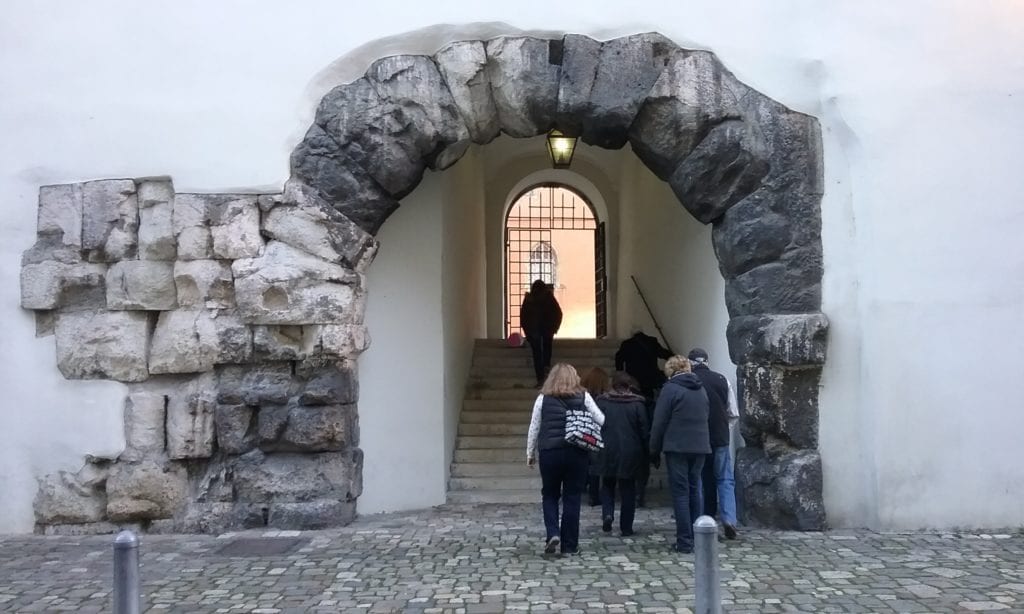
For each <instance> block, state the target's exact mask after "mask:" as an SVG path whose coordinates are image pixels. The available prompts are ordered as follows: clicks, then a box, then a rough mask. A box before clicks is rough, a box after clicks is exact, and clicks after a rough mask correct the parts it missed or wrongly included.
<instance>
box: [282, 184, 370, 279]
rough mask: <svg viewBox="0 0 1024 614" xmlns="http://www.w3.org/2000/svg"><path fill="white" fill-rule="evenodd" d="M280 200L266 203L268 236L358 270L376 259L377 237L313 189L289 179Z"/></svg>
mask: <svg viewBox="0 0 1024 614" xmlns="http://www.w3.org/2000/svg"><path fill="white" fill-rule="evenodd" d="M265 200H267V199H266V198H264V201H265ZM279 203H280V204H278V205H277V206H273V207H269V208H267V207H266V206H264V210H265V213H264V215H263V232H264V233H266V235H267V236H268V237H270V238H272V239H276V240H278V241H281V242H282V243H287V244H288V245H291V246H292V247H296V248H298V249H301V250H302V251H304V252H307V253H309V254H312V255H313V256H316V257H318V258H323V259H324V260H327V261H329V262H334V263H337V264H344V265H346V266H348V267H351V268H353V269H355V270H357V271H362V270H365V268H366V267H368V266H369V264H370V262H372V261H373V257H374V255H376V253H377V247H378V245H377V242H376V241H375V240H374V239H373V236H372V235H370V234H369V233H367V232H366V231H364V230H363V229H362V228H360V227H359V226H357V225H356V224H355V223H353V222H352V221H351V220H349V219H348V218H347V217H345V216H344V215H342V214H341V213H338V212H337V211H336V210H334V209H333V208H331V207H330V205H328V204H327V202H326V201H324V200H323V199H322V198H320V196H319V195H318V194H317V193H316V191H315V190H313V189H312V188H309V187H308V186H305V185H303V184H301V183H297V182H294V181H289V182H288V183H287V184H286V185H285V192H284V195H283V197H282V198H281V200H280V201H279Z"/></svg>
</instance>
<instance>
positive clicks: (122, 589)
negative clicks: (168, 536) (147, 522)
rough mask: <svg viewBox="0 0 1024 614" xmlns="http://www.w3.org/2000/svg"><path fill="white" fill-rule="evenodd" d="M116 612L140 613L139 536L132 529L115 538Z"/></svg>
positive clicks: (118, 613)
mask: <svg viewBox="0 0 1024 614" xmlns="http://www.w3.org/2000/svg"><path fill="white" fill-rule="evenodd" d="M114 614H139V538H138V537H135V534H134V533H132V532H131V531H121V532H120V533H118V534H117V537H115V538H114Z"/></svg>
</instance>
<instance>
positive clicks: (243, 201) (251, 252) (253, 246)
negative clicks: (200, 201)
mask: <svg viewBox="0 0 1024 614" xmlns="http://www.w3.org/2000/svg"><path fill="white" fill-rule="evenodd" d="M218 196H219V197H220V199H219V200H217V201H213V202H211V203H210V205H209V207H208V209H207V213H208V215H209V218H210V236H211V238H212V240H213V257H214V258H223V259H228V260H233V259H236V258H252V257H255V256H258V255H259V253H260V251H261V250H262V249H263V237H262V236H260V210H259V208H258V207H257V206H256V197H255V196H240V195H234V194H221V195H218Z"/></svg>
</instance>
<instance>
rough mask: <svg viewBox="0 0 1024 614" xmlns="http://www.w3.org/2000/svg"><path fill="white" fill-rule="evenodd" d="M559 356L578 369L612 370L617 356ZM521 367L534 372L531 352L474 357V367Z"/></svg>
mask: <svg viewBox="0 0 1024 614" xmlns="http://www.w3.org/2000/svg"><path fill="white" fill-rule="evenodd" d="M558 358H559V357H555V356H552V361H553V362H568V363H569V364H571V365H572V366H574V367H576V369H577V370H580V369H589V368H590V367H601V368H602V369H605V370H606V371H607V370H610V369H613V368H614V367H615V358H614V356H613V355H611V354H609V355H608V357H607V358H590V357H583V358H581V359H580V360H574V359H572V358H567V359H566V360H558ZM512 367H514V368H519V369H530V373H533V358H532V357H531V356H530V354H529V353H527V354H524V355H522V356H476V357H475V358H473V368H474V369H477V368H481V369H488V368H492V369H493V368H512Z"/></svg>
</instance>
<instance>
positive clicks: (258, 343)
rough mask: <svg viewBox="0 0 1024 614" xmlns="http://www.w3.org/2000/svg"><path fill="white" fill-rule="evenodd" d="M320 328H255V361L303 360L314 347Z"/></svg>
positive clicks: (253, 336) (253, 341)
mask: <svg viewBox="0 0 1024 614" xmlns="http://www.w3.org/2000/svg"><path fill="white" fill-rule="evenodd" d="M319 328H320V327H319V326H253V335H252V345H253V358H254V359H255V360H302V359H304V358H306V356H308V355H309V352H310V350H311V349H312V348H313V346H314V343H313V341H314V335H315V333H316V332H317V330H318V329H319Z"/></svg>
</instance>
